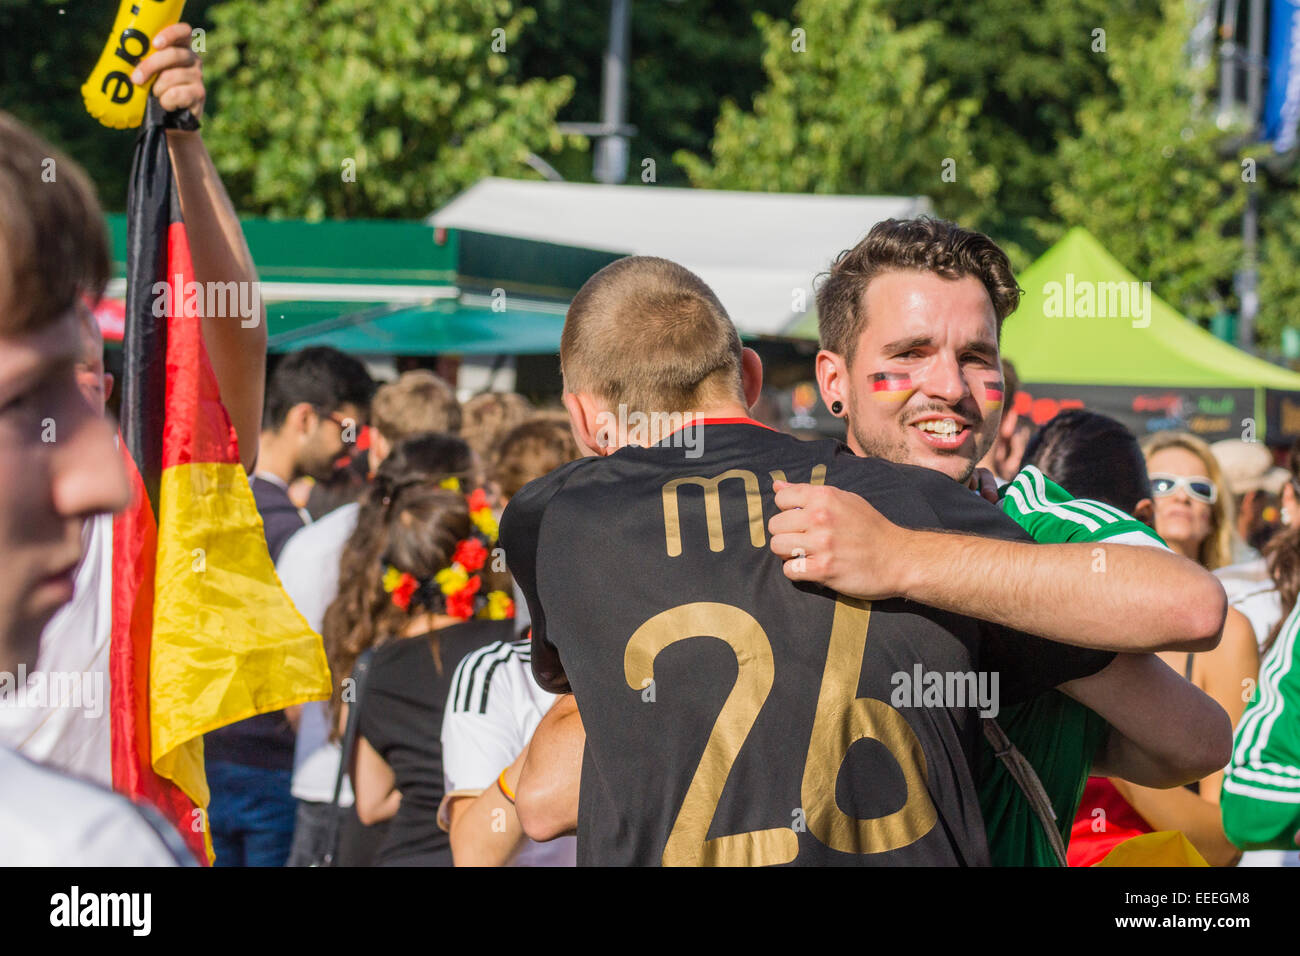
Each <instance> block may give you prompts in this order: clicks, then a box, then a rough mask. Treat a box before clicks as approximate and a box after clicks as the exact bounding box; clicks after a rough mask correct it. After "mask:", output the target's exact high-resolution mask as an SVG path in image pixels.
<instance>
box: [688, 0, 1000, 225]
mask: <svg viewBox="0 0 1300 956" xmlns="http://www.w3.org/2000/svg"><path fill="white" fill-rule="evenodd" d="M885 7H886V4H885V3H883V2H881V0H800V2H799V3H796V4H795V7H794V18H793V20H792V21H785V20H775V19H772V18H770V17H767V16H765V15H762V14H759V15H756V16H755V22H756V23H757V24H758V27H759V30H760V32H761V33H762V35H763V37H764V40H765V51H764V53H763V68H764V71H765V73H766V74H767V78H768V86H767V88H766V89H764V90H763V91H762V92H760V93H759V94H758V95H757V96H755V97H754V102H753V109H752V111H748V112H747V111H744V110H742V109H741V108H740V107H739V106H738V105H737V104H736V103H734V102H726V103H724V104H723V106H722V111H721V115H720V116H719V118H718V122H717V127H716V129H715V133H714V139H713V143H712V147H711V155H710V158H709V159H707V160H706V159H703V158H701V157H698V156H695V155H693V154H691V153H689V152H686V151H681V152H679V153H678V154H677V156H676V160H677V162H678V163H680V164H681V165H682V167H683V168H684V169H685V170H686V171H687V173H688V175H689V176H690V179H691V182H692V183H693V184H694V185H696V186H703V187H714V188H725V189H754V190H763V191H777V192H817V193H892V194H918V193H919V194H924V195H928V196H930V197H931V198H932V199H933V200H934V202H935V205H936V207H937V209H938V211H939V212H941V213H942V214H944V215H947V216H952V217H964V218H972V219H979V218H980V216H981V214H983V213H987V212H988V211H989V209H990V207H991V204H992V201H993V199H994V197H995V196H996V193H997V189H998V183H999V175H998V172H997V170H996V169H994V168H993V167H992V166H991V165H990V164H988V163H986V162H984V161H983V160H982V159H981V158H980V157H979V156H978V155H977V153H976V151H975V150H974V149H973V145H972V139H971V123H972V120H973V119H974V117H975V116H976V114H977V112H978V109H979V104H978V103H977V102H976V101H975V100H974V99H971V98H966V97H954V96H952V95H951V91H950V89H949V86H948V84H947V83H946V82H944V81H941V80H931V79H929V78H928V76H927V68H926V59H925V51H926V49H927V48H928V47H929V46H930V45H931V44H932V43H933V42H934V41H935V38H936V34H937V32H938V27H937V26H936V25H934V24H930V23H921V24H917V25H915V26H910V27H903V28H899V27H897V26H896V25H895V24H894V22H893V21H892V20H891V19H890V17H889V16H888V15H887V14H886V12H885V9H884V8H885Z"/></svg>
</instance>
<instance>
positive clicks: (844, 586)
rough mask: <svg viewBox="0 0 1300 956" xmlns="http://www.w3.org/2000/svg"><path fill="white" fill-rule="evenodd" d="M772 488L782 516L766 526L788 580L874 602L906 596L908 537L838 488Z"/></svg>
mask: <svg viewBox="0 0 1300 956" xmlns="http://www.w3.org/2000/svg"><path fill="white" fill-rule="evenodd" d="M772 487H773V489H774V490H775V491H776V506H777V507H778V508H780V509H781V513H780V514H778V515H774V516H773V517H772V520H771V521H769V522H768V523H767V530H768V532H769V533H770V534H771V535H772V540H771V541H770V543H769V547H771V549H772V552H773V553H774V554H775V555H776V556H777V557H779V558H781V559H783V560H784V562H785V564H784V570H785V576H786V577H787V578H789V579H790V580H792V581H812V582H815V583H817V584H823V585H825V586H826V587H829V588H831V589H833V590H835V591H838V592H839V593H841V594H844V595H847V596H849V597H856V598H863V599H865V600H869V601H875V600H883V599H885V598H891V597H897V596H898V595H899V594H901V593H902V592H901V577H900V574H899V572H900V570H901V567H900V566H901V563H902V546H903V543H904V541H905V539H906V535H907V534H908V533H909V532H907V531H905V530H904V529H902V528H900V527H899V526H898V525H896V524H894V523H893V522H892V521H890V520H889V519H888V518H886V517H885V516H884V515H882V514H881V513H880V512H879V511H877V510H876V509H875V508H874V507H873V506H872V505H870V504H869V503H868V502H867V501H866V500H865V499H863V498H861V497H860V496H858V495H855V494H853V493H851V492H848V491H843V490H841V489H839V488H831V487H827V486H825V485H808V484H791V483H789V482H783V481H778V482H775V483H774V484H773V486H772Z"/></svg>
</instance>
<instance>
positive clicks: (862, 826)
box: [802, 598, 938, 853]
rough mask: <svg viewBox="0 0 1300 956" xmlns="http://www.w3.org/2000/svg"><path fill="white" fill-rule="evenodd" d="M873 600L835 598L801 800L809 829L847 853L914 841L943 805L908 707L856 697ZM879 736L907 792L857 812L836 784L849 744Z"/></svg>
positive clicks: (876, 850)
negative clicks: (889, 808) (887, 805)
mask: <svg viewBox="0 0 1300 956" xmlns="http://www.w3.org/2000/svg"><path fill="white" fill-rule="evenodd" d="M870 623H871V603H870V602H863V601H856V600H850V599H848V598H840V599H839V600H837V601H836V602H835V619H834V621H833V623H832V624H831V639H830V646H829V647H828V648H827V651H826V669H825V671H824V672H823V673H822V685H821V691H820V693H819V695H818V699H817V713H816V715H815V716H814V717H813V730H812V741H811V744H810V746H809V748H808V761H807V763H805V764H804V771H803V787H802V796H803V805H804V811H805V812H806V814H807V819H808V829H809V830H810V831H811V832H812V834H813V835H814V836H815V837H817V839H818V840H820V841H821V842H822V843H825V844H826V845H827V846H828V847H830V848H831V849H833V850H839V851H841V852H843V853H884V852H886V851H889V850H896V849H898V848H899V847H904V846H907V845H909V844H911V843H915V842H916V841H917V840H919V839H921V837H923V836H925V835H926V834H927V833H929V832H930V830H931V829H932V828H933V827H934V824H935V821H936V820H938V812H937V811H936V809H935V806H934V802H933V801H932V800H931V799H930V794H929V791H928V789H927V782H928V778H927V773H926V765H925V752H924V751H923V750H922V748H921V742H920V741H919V740H918V739H917V737H916V734H915V733H914V732H913V730H912V728H911V727H910V726H908V723H907V721H906V720H904V719H903V715H902V714H900V713H899V712H898V711H896V710H895V709H894V708H893V707H891V706H889V705H888V704H887V703H885V702H884V701H882V700H875V699H873V698H869V697H858V682H859V680H860V678H861V674H862V667H863V655H864V653H865V651H866V647H867V627H868V625H869V624H870ZM868 738H869V739H872V740H878V741H880V742H881V743H882V744H884V746H885V748H886V749H887V750H888V751H889V752H890V753H891V754H892V755H893V757H894V759H895V760H896V761H898V766H899V768H900V769H901V770H902V771H903V779H904V781H905V782H906V784H907V799H906V801H905V802H904V804H903V806H902V807H901V808H899V809H898V810H895V811H894V812H893V813H890V814H887V815H885V816H883V817H876V818H874V819H870V820H859V819H856V818H854V817H851V816H849V815H848V814H847V813H845V812H844V811H843V810H841V809H840V808H839V804H838V803H837V802H836V799H835V784H836V781H837V780H838V779H839V774H840V768H841V766H842V765H843V763H844V760H845V758H846V757H847V756H848V752H849V747H851V746H852V745H853V743H854V742H855V741H858V740H863V739H868Z"/></svg>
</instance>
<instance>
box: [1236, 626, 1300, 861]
mask: <svg viewBox="0 0 1300 956" xmlns="http://www.w3.org/2000/svg"><path fill="white" fill-rule="evenodd" d="M1298 640H1300V608H1297V609H1296V610H1294V611H1292V612H1291V616H1290V617H1288V618H1287V620H1286V623H1285V624H1284V625H1283V627H1282V630H1281V632H1280V633H1279V634H1278V637H1277V640H1276V641H1275V642H1274V643H1273V647H1272V649H1271V650H1270V651H1269V652H1268V654H1267V656H1265V658H1264V660H1263V662H1262V663H1261V665H1260V669H1259V690H1258V691H1257V692H1256V694H1255V698H1254V700H1252V701H1251V703H1250V705H1249V706H1248V707H1247V708H1246V712H1245V713H1244V714H1242V715H1241V721H1240V722H1239V723H1238V724H1237V732H1236V736H1235V739H1234V740H1233V747H1232V760H1231V762H1230V763H1229V764H1228V769H1227V772H1226V773H1225V774H1224V778H1223V791H1222V793H1221V794H1220V798H1219V803H1220V807H1221V809H1222V811H1223V832H1224V833H1225V834H1226V835H1227V837H1228V839H1229V840H1231V841H1232V842H1233V843H1234V844H1236V845H1237V846H1239V847H1241V848H1242V849H1243V850H1268V849H1274V850H1294V849H1295V835H1296V833H1297V832H1298V831H1300V658H1298V657H1297V651H1296V645H1297V641H1298Z"/></svg>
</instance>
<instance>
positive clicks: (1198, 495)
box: [1151, 472, 1219, 505]
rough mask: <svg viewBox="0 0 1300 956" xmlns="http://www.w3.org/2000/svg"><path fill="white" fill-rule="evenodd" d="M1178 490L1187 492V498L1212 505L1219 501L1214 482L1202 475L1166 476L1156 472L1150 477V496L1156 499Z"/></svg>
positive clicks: (1217, 490)
mask: <svg viewBox="0 0 1300 956" xmlns="http://www.w3.org/2000/svg"><path fill="white" fill-rule="evenodd" d="M1179 488H1182V489H1183V490H1184V491H1185V492H1187V495H1188V497H1190V498H1195V499H1196V500H1197V501H1204V502H1205V503H1206V504H1207V505H1212V504H1214V503H1215V502H1216V501H1218V500H1219V489H1218V488H1217V487H1216V486H1215V484H1214V482H1212V481H1210V479H1209V478H1206V477H1205V476H1204V475H1194V476H1192V477H1187V476H1185V475H1166V474H1163V473H1160V472H1157V473H1155V474H1153V475H1151V494H1153V495H1155V497H1157V498H1164V497H1165V496H1167V495H1172V494H1173V493H1174V492H1175V491H1177V490H1178V489H1179Z"/></svg>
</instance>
